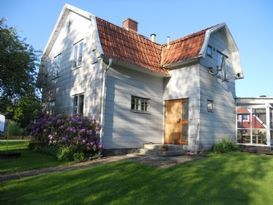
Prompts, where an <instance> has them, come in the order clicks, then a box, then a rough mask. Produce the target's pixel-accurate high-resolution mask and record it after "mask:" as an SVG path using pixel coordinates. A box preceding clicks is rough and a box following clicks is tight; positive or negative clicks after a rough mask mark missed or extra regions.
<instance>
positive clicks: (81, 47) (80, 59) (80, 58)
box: [78, 42, 83, 66]
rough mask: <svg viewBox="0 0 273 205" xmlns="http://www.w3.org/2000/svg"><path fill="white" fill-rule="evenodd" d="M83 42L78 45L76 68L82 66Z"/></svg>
mask: <svg viewBox="0 0 273 205" xmlns="http://www.w3.org/2000/svg"><path fill="white" fill-rule="evenodd" d="M82 53H83V42H81V43H80V45H79V56H78V66H80V65H81V64H82Z"/></svg>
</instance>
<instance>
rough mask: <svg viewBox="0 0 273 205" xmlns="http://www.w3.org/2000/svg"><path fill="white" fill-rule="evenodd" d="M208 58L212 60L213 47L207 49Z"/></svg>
mask: <svg viewBox="0 0 273 205" xmlns="http://www.w3.org/2000/svg"><path fill="white" fill-rule="evenodd" d="M207 56H209V57H211V58H212V47H211V46H210V45H208V47H207Z"/></svg>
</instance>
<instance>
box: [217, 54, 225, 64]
mask: <svg viewBox="0 0 273 205" xmlns="http://www.w3.org/2000/svg"><path fill="white" fill-rule="evenodd" d="M216 58H217V59H216V60H217V66H218V67H221V66H222V63H223V60H224V56H223V54H222V53H220V52H219V51H217V57H216Z"/></svg>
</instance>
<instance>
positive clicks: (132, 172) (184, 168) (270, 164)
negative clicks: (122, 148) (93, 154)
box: [0, 153, 273, 204]
mask: <svg viewBox="0 0 273 205" xmlns="http://www.w3.org/2000/svg"><path fill="white" fill-rule="evenodd" d="M272 168H273V158H272V157H266V156H259V155H253V154H246V153H230V154H224V155H214V156H211V157H209V158H207V159H204V160H199V161H195V162H190V163H186V164H182V165H178V166H175V167H172V168H168V169H159V168H153V167H149V166H145V165H140V164H137V163H134V162H132V161H120V162H115V163H110V164H107V165H99V166H96V167H92V168H88V169H83V170H75V171H68V172H63V173H56V174H47V175H41V176H37V177H33V178H26V179H23V180H18V181H11V182H8V183H5V184H2V186H1V188H0V190H1V191H0V194H1V196H2V197H1V199H0V202H1V200H3V201H2V202H5V203H6V204H17V203H18V204H22V203H27V204H36V203H39V204H40V203H41V202H42V203H45V204H49V203H56V204H82V203H86V204H270V203H272V202H273V201H272V199H271V191H268V190H267V188H268V187H269V188H270V185H269V184H265V187H266V188H265V190H264V189H263V184H264V183H269V182H270V180H271V182H272V180H273V176H272V175H271V176H268V175H267V174H268V171H269V170H270V169H271V170H272ZM271 188H272V186H271ZM267 191H268V192H267ZM267 193H268V194H267ZM258 196H260V198H259V197H258ZM268 200H269V201H268ZM270 200H271V201H270Z"/></svg>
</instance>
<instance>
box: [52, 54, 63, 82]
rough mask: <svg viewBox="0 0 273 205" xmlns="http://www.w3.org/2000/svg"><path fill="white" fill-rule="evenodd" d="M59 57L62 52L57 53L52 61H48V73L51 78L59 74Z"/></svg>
mask: <svg viewBox="0 0 273 205" xmlns="http://www.w3.org/2000/svg"><path fill="white" fill-rule="evenodd" d="M61 57H62V53H59V54H58V55H56V56H55V57H54V59H53V60H52V61H50V62H49V63H50V64H49V68H50V69H49V75H50V76H51V78H52V79H53V78H56V77H58V76H59V72H60V68H61Z"/></svg>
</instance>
